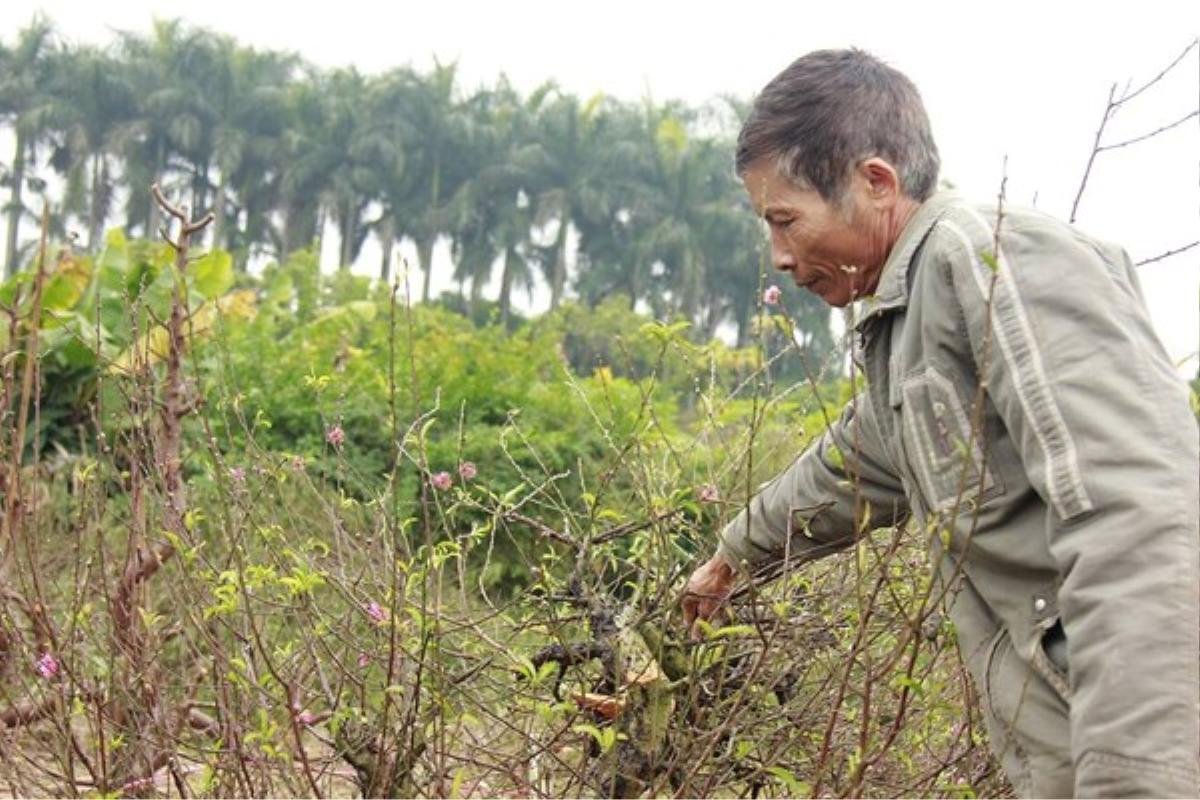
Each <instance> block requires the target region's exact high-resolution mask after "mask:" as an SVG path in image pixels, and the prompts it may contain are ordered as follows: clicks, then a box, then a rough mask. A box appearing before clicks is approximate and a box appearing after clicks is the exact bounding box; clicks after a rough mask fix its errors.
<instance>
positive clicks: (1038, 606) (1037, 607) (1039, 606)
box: [1033, 597, 1046, 611]
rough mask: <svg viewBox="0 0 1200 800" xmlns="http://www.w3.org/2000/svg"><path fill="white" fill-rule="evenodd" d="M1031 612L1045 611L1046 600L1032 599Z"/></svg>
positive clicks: (1041, 598) (1042, 598)
mask: <svg viewBox="0 0 1200 800" xmlns="http://www.w3.org/2000/svg"><path fill="white" fill-rule="evenodd" d="M1033 610H1034V611H1045V610H1046V598H1044V597H1035V598H1033Z"/></svg>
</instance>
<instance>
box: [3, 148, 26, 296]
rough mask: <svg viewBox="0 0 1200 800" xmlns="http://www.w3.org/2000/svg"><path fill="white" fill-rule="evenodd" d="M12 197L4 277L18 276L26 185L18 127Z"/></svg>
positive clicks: (23, 157) (23, 156)
mask: <svg viewBox="0 0 1200 800" xmlns="http://www.w3.org/2000/svg"><path fill="white" fill-rule="evenodd" d="M12 182H13V183H12V197H11V198H10V199H9V208H8V236H7V237H6V240H5V243H4V265H5V266H4V276H5V277H6V278H11V277H12V276H13V275H16V274H17V231H18V229H19V228H20V226H21V212H22V211H24V210H25V207H24V206H23V205H22V202H21V187H22V186H24V185H25V134H24V132H22V130H21V128H20V126H19V125H18V126H17V152H16V153H15V154H14V155H13V168H12Z"/></svg>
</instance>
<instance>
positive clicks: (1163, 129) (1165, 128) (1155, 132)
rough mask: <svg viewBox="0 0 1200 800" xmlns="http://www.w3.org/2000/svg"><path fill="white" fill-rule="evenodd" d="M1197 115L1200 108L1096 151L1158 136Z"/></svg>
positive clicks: (1111, 148) (1199, 112) (1100, 151)
mask: <svg viewBox="0 0 1200 800" xmlns="http://www.w3.org/2000/svg"><path fill="white" fill-rule="evenodd" d="M1197 116H1200V109H1197V110H1196V111H1193V112H1192V113H1190V114H1188V115H1187V116H1185V117H1183V118H1182V119H1177V120H1175V121H1174V122H1172V123H1171V124H1169V125H1163V126H1162V127H1161V128H1158V129H1156V130H1153V131H1150V133H1147V134H1143V135H1142V136H1137V137H1134V138H1133V139H1126V140H1125V141H1123V142H1117V143H1116V144H1106V145H1104V146H1103V147H1101V148H1100V149H1098V150H1097V151H1096V152H1098V153H1103V152H1104V151H1105V150H1116V149H1117V148H1119V147H1128V146H1129V145H1131V144H1137V143H1138V142H1144V141H1145V140H1147V139H1151V138H1153V137H1155V136H1158V135H1159V134H1160V133H1166V132H1167V131H1169V130H1171V129H1172V128H1177V127H1179V126H1180V125H1182V124H1183V123H1185V122H1187V121H1188V120H1189V119H1193V118H1195V117H1197Z"/></svg>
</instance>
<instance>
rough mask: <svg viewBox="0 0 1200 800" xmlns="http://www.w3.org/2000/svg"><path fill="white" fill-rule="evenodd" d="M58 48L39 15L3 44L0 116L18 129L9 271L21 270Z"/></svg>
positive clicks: (51, 106) (50, 111) (6, 254)
mask: <svg viewBox="0 0 1200 800" xmlns="http://www.w3.org/2000/svg"><path fill="white" fill-rule="evenodd" d="M55 49H56V45H55V43H54V41H53V28H52V27H51V25H50V23H49V22H48V21H47V20H46V19H45V18H44V17H42V16H40V15H39V16H36V17H34V18H33V21H32V22H30V24H29V27H27V28H25V29H24V30H22V31H21V32H20V33H19V34H17V42H16V44H15V45H14V46H13V47H12V48H0V120H3V122H4V123H5V124H6V125H9V126H11V127H12V128H13V131H14V133H15V134H16V136H15V138H16V146H15V147H14V151H13V160H12V165H11V166H10V167H9V170H8V173H7V175H5V176H4V177H5V179H6V181H7V182H8V185H9V189H10V195H9V202H8V206H7V208H6V210H7V212H8V220H7V224H8V231H7V238H6V240H5V246H4V264H5V275H6V276H11V275H13V274H14V273H15V272H16V271H17V266H18V264H17V259H18V243H19V241H20V225H21V220H22V218H23V217H24V216H25V215H27V214H28V213H29V212H28V210H27V209H26V208H25V204H24V201H23V199H22V191H23V189H24V187H25V184H26V181H27V180H28V175H27V172H28V170H29V167H30V162H31V161H34V162H35V160H36V148H37V146H38V145H39V144H41V143H42V141H43V139H44V137H45V135H46V132H47V131H48V130H49V126H50V121H51V119H52V116H53V112H54V98H53V95H52V94H51V91H50V85H51V71H52V58H51V57H52V54H53V53H54V51H55Z"/></svg>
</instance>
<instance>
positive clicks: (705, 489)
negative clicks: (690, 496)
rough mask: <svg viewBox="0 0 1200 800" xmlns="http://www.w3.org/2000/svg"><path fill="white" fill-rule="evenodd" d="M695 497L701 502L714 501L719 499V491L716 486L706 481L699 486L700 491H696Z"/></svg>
mask: <svg viewBox="0 0 1200 800" xmlns="http://www.w3.org/2000/svg"><path fill="white" fill-rule="evenodd" d="M696 497H697V498H698V499H699V500H700V502H701V503H715V502H717V501H718V500H720V499H721V493H720V492H718V491H717V487H716V486H714V485H712V484H711V483H706V484H704V485H703V486H701V487H700V491H698V492H696Z"/></svg>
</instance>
